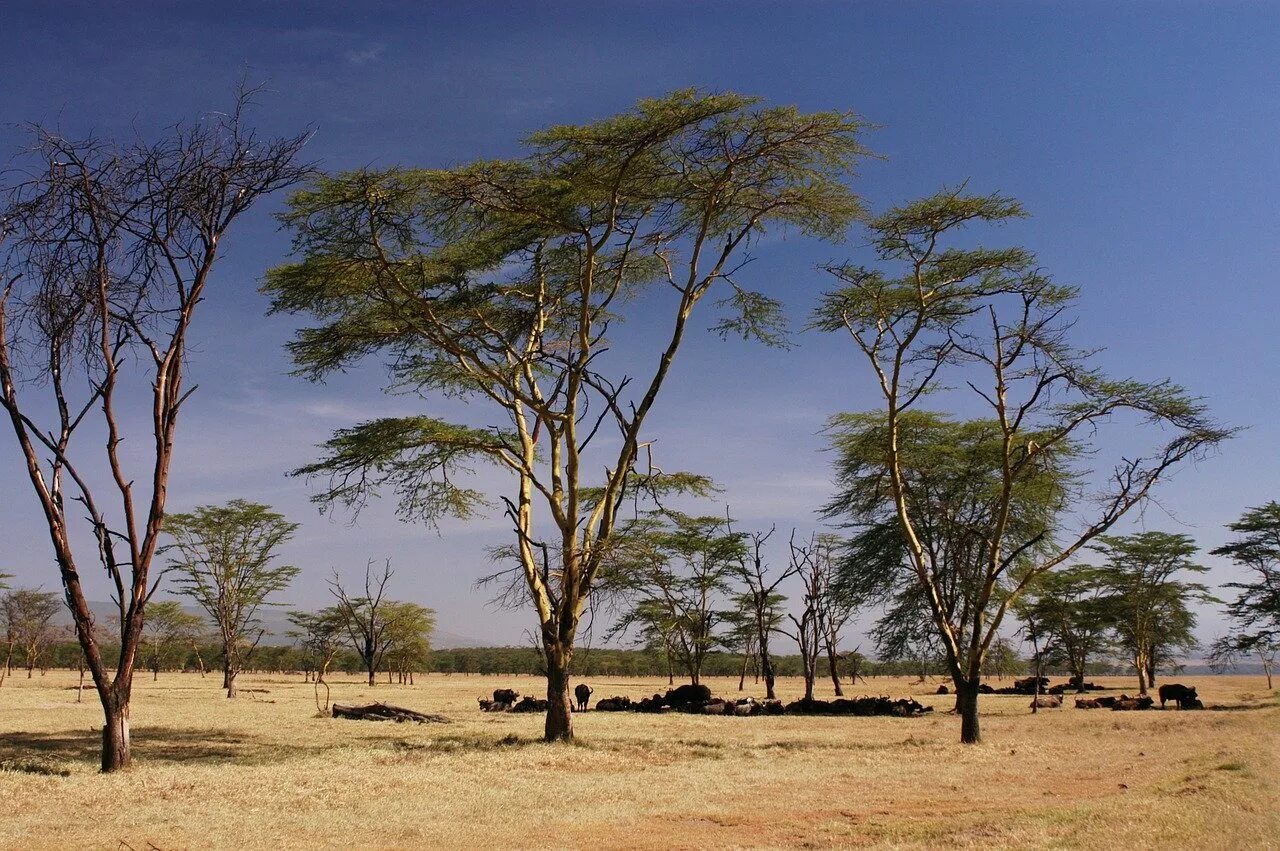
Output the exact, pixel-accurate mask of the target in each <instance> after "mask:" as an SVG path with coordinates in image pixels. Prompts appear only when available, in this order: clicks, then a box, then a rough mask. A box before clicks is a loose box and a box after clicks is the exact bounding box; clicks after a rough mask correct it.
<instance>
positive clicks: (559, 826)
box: [0, 672, 1280, 849]
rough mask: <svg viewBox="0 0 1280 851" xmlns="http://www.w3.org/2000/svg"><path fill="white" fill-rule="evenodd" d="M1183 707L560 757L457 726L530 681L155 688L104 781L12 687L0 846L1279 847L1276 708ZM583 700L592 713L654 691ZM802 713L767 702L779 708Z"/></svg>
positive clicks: (63, 731)
mask: <svg viewBox="0 0 1280 851" xmlns="http://www.w3.org/2000/svg"><path fill="white" fill-rule="evenodd" d="M1104 681H1105V680H1104ZM1180 681H1182V682H1186V683H1188V684H1195V685H1197V686H1199V688H1200V693H1201V696H1202V697H1203V698H1204V700H1205V703H1206V704H1208V705H1209V706H1210V707H1211V710H1216V711H1206V712H1186V713H1182V712H1177V711H1166V712H1159V711H1154V712H1137V713H1114V712H1108V711H1096V710H1095V711H1083V710H1076V709H1063V710H1057V711H1047V712H1043V713H1041V714H1040V715H1038V716H1035V717H1033V716H1031V715H1030V714H1029V710H1028V709H1027V699H1026V698H1024V697H1001V696H989V697H984V698H983V710H984V717H983V734H984V738H985V743H984V744H982V745H979V746H976V747H963V746H961V745H959V744H958V743H957V742H956V739H957V736H958V734H959V729H958V721H957V720H956V719H955V718H954V717H952V716H949V715H947V714H945V713H943V712H937V713H934V714H933V715H932V716H929V717H925V718H920V719H896V718H795V717H776V718H723V717H703V716H687V715H662V716H653V715H636V714H629V713H625V714H618V713H595V712H591V713H587V714H585V715H580V716H578V717H577V719H576V721H575V724H576V729H577V732H578V736H579V739H580V742H581V743H580V745H578V746H568V747H566V746H547V745H543V744H541V743H538V742H536V741H535V740H536V737H537V735H538V733H539V732H540V728H541V717H540V716H533V715H489V714H484V713H481V712H479V711H478V709H477V706H476V702H475V698H476V697H477V696H479V695H482V694H484V693H486V692H489V691H491V690H492V689H493V688H495V687H500V686H509V687H513V688H516V689H518V690H520V691H522V692H527V693H536V692H537V691H538V689H539V684H538V683H537V681H535V680H533V679H531V678H517V677H480V676H472V677H466V676H457V675H455V676H448V677H446V676H431V677H422V678H420V679H419V682H418V685H417V686H414V687H400V686H386V685H380V686H378V687H377V688H375V689H369V688H368V687H366V686H364V685H362V684H359V683H356V682H354V681H349V680H348V681H341V682H338V683H335V685H334V688H333V697H334V698H335V699H337V700H339V701H342V702H357V701H364V700H366V699H381V700H387V701H389V702H393V703H399V704H403V705H406V706H410V707H413V708H416V709H421V710H426V711H433V712H444V713H446V714H448V715H450V716H451V717H453V718H454V719H455V722H454V723H452V724H449V725H425V726H416V725H415V726H408V725H395V724H379V723H372V722H358V721H341V720H333V719H330V718H318V717H315V716H316V711H315V705H314V703H313V698H312V691H311V687H310V686H308V685H304V684H302V683H301V682H298V679H297V678H290V677H264V676H256V677H255V676H245V677H242V688H254V689H265V690H267V692H266V693H261V694H254V695H252V696H250V695H245V696H243V697H242V698H241V699H239V700H235V701H228V700H226V699H224V698H222V697H220V694H221V692H220V691H219V690H218V689H217V682H216V680H215V678H214V677H213V676H210V677H209V678H208V679H204V680H202V679H201V678H200V677H199V676H198V675H194V674H182V675H179V674H169V675H162V676H161V678H160V680H159V682H157V683H152V682H151V681H150V680H149V679H143V678H140V679H139V682H138V687H137V690H136V693H135V701H134V711H133V722H134V736H135V740H134V755H135V760H136V765H135V767H134V768H133V769H132V770H130V771H128V772H125V773H122V774H118V775H112V776H100V775H98V774H97V773H96V771H95V767H96V766H95V763H96V758H97V756H96V748H97V733H96V731H97V728H98V727H99V725H100V723H101V716H100V715H99V710H98V706H97V703H96V700H95V698H94V695H93V694H92V692H90V691H86V693H85V702H84V703H82V704H76V703H75V702H74V701H75V692H74V690H68V686H69V685H71V684H72V683H73V682H74V678H71V677H69V675H68V674H66V673H56V672H55V673H50V674H49V675H48V676H46V677H39V676H37V677H36V678H35V679H32V680H27V679H25V678H23V677H22V676H21V675H19V676H18V677H14V678H13V679H10V680H8V681H6V682H5V684H4V687H3V688H2V689H0V765H3V766H4V768H2V769H0V846H3V847H6V848H53V847H59V848H66V847H104V848H105V847H110V848H125V847H131V848H134V849H143V848H148V847H155V848H164V849H169V848H179V847H186V848H233V847H234V848H250V847H251V848H284V847H306V848H318V847H347V848H351V847H399V848H418V847H450V848H466V847H489V848H493V847H519V848H545V847H590V848H593V849H599V848H614V847H617V848H622V847H625V848H700V847H712V846H717V847H742V846H750V847H795V846H811V847H838V846H863V845H878V846H942V845H948V846H955V845H959V846H981V847H991V846H1013V847H1026V846H1033V845H1034V846H1046V845H1047V846H1051V847H1054V846H1056V847H1095V848H1096V847H1117V846H1128V847H1156V846H1177V847H1202V848H1244V847H1256V848H1263V847H1278V846H1280V817H1278V816H1277V813H1278V812H1280V792H1278V785H1280V784H1278V782H1277V781H1278V779H1280V765H1278V761H1280V747H1278V745H1280V704H1278V702H1277V699H1276V696H1275V694H1274V693H1268V692H1266V690H1265V683H1264V681H1263V680H1262V679H1261V678H1260V677H1183V678H1180ZM1109 682H1111V683H1113V684H1115V685H1117V686H1124V687H1130V688H1131V686H1132V684H1131V683H1130V682H1129V681H1127V680H1110V681H1109ZM591 684H592V685H593V686H594V687H595V690H596V694H595V697H596V698H600V697H604V696H607V695H612V694H628V695H631V696H633V697H639V696H642V695H644V694H646V693H652V692H653V691H655V690H658V689H660V688H665V683H663V682H661V681H657V680H648V681H646V680H620V681H604V680H594V681H592V683H591ZM710 685H711V686H712V688H713V690H714V691H716V692H717V693H723V694H731V693H736V682H732V683H731V682H729V681H717V682H712V683H711V684H710ZM935 686H936V684H929V685H916V684H912V683H910V682H909V681H907V680H893V681H890V680H885V679H880V680H874V681H872V683H871V684H870V685H869V686H868V687H867V688H866V691H868V692H872V693H886V694H892V695H894V696H899V695H902V694H913V695H915V696H916V697H917V698H918V699H920V700H922V702H929V703H932V704H933V705H935V706H937V707H939V709H942V710H945V709H946V708H948V699H947V698H943V697H934V696H933V695H932V694H931V692H932V691H933V689H934V687H935ZM797 687H798V684H797V683H794V682H786V683H784V685H783V691H784V696H792V697H794V696H798V695H797ZM757 693H758V692H757Z"/></svg>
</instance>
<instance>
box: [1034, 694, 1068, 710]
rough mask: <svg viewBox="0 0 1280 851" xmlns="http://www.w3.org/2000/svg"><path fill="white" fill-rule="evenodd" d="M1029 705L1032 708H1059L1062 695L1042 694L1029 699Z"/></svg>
mask: <svg viewBox="0 0 1280 851" xmlns="http://www.w3.org/2000/svg"><path fill="white" fill-rule="evenodd" d="M1031 706H1032V708H1034V709H1061V708H1062V696H1061V695H1057V694H1042V695H1040V696H1038V697H1034V698H1032V700H1031Z"/></svg>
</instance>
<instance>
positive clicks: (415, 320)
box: [266, 91, 865, 741]
mask: <svg viewBox="0 0 1280 851" xmlns="http://www.w3.org/2000/svg"><path fill="white" fill-rule="evenodd" d="M862 127H863V125H862V123H861V122H860V121H859V120H857V119H856V118H855V117H854V116H852V115H850V114H847V113H837V112H825V113H812V114H804V113H801V112H799V111H798V110H796V109H795V108H792V107H762V106H760V105H759V104H758V102H757V101H755V100H753V99H751V98H745V97H741V96H739V95H735V94H718V95H704V94H699V93H697V92H694V91H683V92H677V93H675V94H672V95H669V96H667V97H663V98H658V99H653V100H645V101H641V102H640V103H639V104H638V105H637V107H636V108H635V109H633V110H631V111H629V112H626V113H624V114H622V115H618V116H616V117H613V118H609V119H605V120H603V121H598V122H596V123H593V124H588V125H582V126H573V125H562V126H558V127H553V128H551V129H549V130H545V131H542V132H540V133H535V134H533V135H532V136H530V137H529V138H528V139H527V145H528V151H529V153H528V155H527V156H525V157H524V158H522V159H517V160H505V161H482V162H477V163H472V164H469V165H464V166H460V167H457V168H454V169H450V170H444V171H428V170H421V169H388V170H383V171H373V170H363V171H357V172H350V173H347V174H342V175H338V176H334V177H327V178H324V179H322V180H319V181H317V182H316V183H315V184H314V185H313V186H312V187H310V188H309V189H307V190H306V191H303V192H300V193H298V194H297V195H295V196H294V198H293V199H292V201H291V206H290V210H289V212H288V213H287V214H286V215H285V217H284V222H285V224H286V226H287V227H289V228H290V229H291V230H292V231H293V233H294V237H295V250H296V253H297V254H298V255H299V261H298V262H296V263H294V264H291V265H288V266H283V267H280V268H278V269H275V270H274V271H272V272H271V273H270V275H269V277H268V281H267V286H266V289H267V291H268V292H269V293H270V294H271V295H272V297H273V309H274V310H275V311H285V312H291V313H303V314H309V315H311V316H312V317H314V318H315V319H316V320H317V321H318V322H319V323H320V324H318V325H316V326H314V327H311V328H306V329H304V330H303V331H302V332H301V333H300V334H299V336H298V337H297V339H296V340H295V341H294V342H293V343H292V344H291V346H290V348H291V351H292V354H293V356H294V358H295V361H296V362H297V364H298V371H299V373H301V374H303V375H306V376H308V377H310V378H312V379H317V380H318V379H321V378H323V377H324V376H325V375H326V374H328V373H330V372H332V371H333V370H336V369H340V368H342V367H344V366H346V365H347V364H350V363H352V362H354V361H357V360H359V359H361V358H363V357H365V356H368V355H374V354H379V355H382V356H384V357H385V359H386V361H387V362H388V363H389V364H390V365H391V367H392V370H393V372H394V378H393V381H394V383H395V385H396V386H398V387H401V388H411V389H413V390H415V391H417V392H418V393H420V394H421V395H423V396H426V397H437V396H459V397H463V398H466V399H468V400H470V401H471V402H472V404H471V406H470V409H469V410H470V412H471V413H472V414H473V415H474V416H475V420H474V422H471V423H468V424H462V423H451V422H444V421H441V420H438V419H434V418H431V417H428V416H409V417H401V418H384V419H376V420H372V421H370V422H366V423H362V424H359V425H356V426H353V427H351V428H348V429H343V430H341V431H339V432H338V433H336V434H335V435H334V437H333V439H332V440H331V441H329V443H328V444H327V446H326V450H327V451H326V454H325V456H324V457H323V458H322V459H321V460H319V461H318V462H316V463H315V464H312V465H309V466H307V467H305V468H303V469H302V470H300V471H299V472H300V473H303V474H307V475H315V474H319V475H324V476H329V477H330V484H329V487H327V488H326V489H325V490H324V491H323V493H321V494H320V496H319V498H320V500H321V501H322V502H325V503H335V502H336V503H343V504H346V505H349V506H353V507H358V506H359V505H360V504H362V503H363V501H364V500H366V499H367V498H369V497H370V496H372V495H373V494H375V493H377V492H379V491H380V490H384V489H390V490H392V491H393V492H394V493H395V494H396V495H397V496H398V497H399V502H400V508H401V513H402V515H403V516H404V517H405V518H406V519H422V520H426V521H428V522H433V521H435V520H436V519H437V518H439V517H441V516H442V515H447V514H454V515H460V516H467V515H469V514H471V513H472V512H473V511H475V510H476V509H477V507H478V505H479V503H480V502H481V494H479V493H477V492H476V491H475V490H473V489H469V488H467V487H465V486H464V483H463V482H462V481H461V477H462V475H463V474H464V473H465V472H466V471H467V470H468V465H470V464H472V463H474V462H478V461H483V462H486V463H493V464H496V465H497V466H498V467H499V468H500V469H502V470H505V471H506V472H507V473H509V474H510V476H511V480H512V484H511V489H510V490H509V491H508V493H507V494H506V495H505V496H503V497H502V504H503V506H505V511H506V515H507V517H508V519H509V520H510V521H511V524H512V528H513V532H514V536H515V544H516V551H517V552H516V555H517V558H518V560H519V565H520V569H521V571H522V574H523V577H524V581H525V584H526V586H527V590H528V599H529V601H530V603H531V605H532V607H533V609H534V610H535V611H536V612H537V618H538V639H539V640H540V641H541V642H542V645H543V655H544V657H545V659H546V663H547V665H546V671H547V698H548V703H549V707H550V708H549V710H548V714H547V719H546V726H545V730H544V736H545V738H546V739H547V740H549V741H550V740H567V739H570V738H572V735H573V728H572V718H571V714H570V705H571V701H570V698H569V691H568V689H569V677H570V666H571V664H572V661H573V655H574V647H575V641H576V639H577V635H578V630H579V625H580V623H581V621H582V619H583V617H584V614H585V613H586V612H587V610H588V607H589V603H590V600H591V595H592V590H593V588H594V587H595V585H596V581H597V578H598V577H599V575H600V572H601V570H602V568H603V567H604V565H605V563H606V560H607V558H608V556H609V552H610V550H611V543H612V538H613V536H614V534H615V532H616V531H617V524H618V520H619V512H620V511H621V509H622V507H623V506H624V504H625V502H626V500H627V498H628V496H629V492H631V491H635V490H636V489H641V488H643V487H645V486H646V484H647V483H646V482H645V481H641V479H643V478H644V476H643V475H641V474H638V473H637V471H636V461H637V456H638V453H639V451H640V449H641V446H642V444H643V442H644V440H645V433H644V428H645V423H646V421H647V420H648V418H649V415H650V412H651V411H652V409H653V407H654V405H655V404H656V402H657V399H658V397H659V396H660V395H661V393H662V389H663V387H664V385H665V383H666V381H667V377H668V375H669V374H670V370H671V367H672V364H673V363H674V360H675V358H676V356H677V354H678V352H679V350H680V348H681V346H682V344H683V342H684V340H685V338H686V337H687V336H688V334H689V333H690V332H691V323H692V322H693V321H694V313H695V310H696V309H697V308H698V306H699V305H700V304H701V303H703V302H704V301H708V300H712V299H714V296H711V294H712V293H713V291H714V292H719V293H721V294H722V297H721V298H720V299H719V301H718V302H717V304H718V306H719V307H720V308H721V309H722V315H721V318H720V319H719V320H718V321H717V322H716V323H715V328H716V330H718V331H719V332H720V333H721V334H722V335H730V334H737V335H741V336H743V337H748V338H757V339H760V340H763V341H765V342H767V343H774V344H780V343H782V342H783V340H784V331H783V329H782V327H781V322H782V319H783V313H782V310H781V307H780V305H779V303H778V302H777V301H775V300H774V299H772V298H770V297H769V296H766V295H764V294H762V293H759V292H752V291H750V290H748V289H747V288H746V287H744V286H743V284H742V282H741V278H742V270H743V268H744V264H745V262H746V259H747V258H746V257H745V252H746V251H747V249H748V248H749V247H750V245H751V242H752V240H753V239H754V238H756V237H757V236H758V235H759V234H761V233H762V232H763V230H764V229H765V228H767V227H779V228H790V229H792V230H794V231H797V232H799V233H801V234H806V235H812V236H818V237H828V236H832V235H835V234H838V233H841V232H842V231H843V230H844V228H845V227H847V225H848V224H849V223H850V221H851V220H852V219H853V218H854V217H855V216H856V215H857V214H858V213H859V211H860V206H859V203H858V200H857V198H856V197H855V196H854V195H853V193H852V192H850V190H849V189H848V187H847V186H846V185H845V183H844V181H845V180H846V179H847V177H848V176H849V175H850V173H851V171H852V168H853V166H854V164H855V162H856V161H857V160H859V159H860V158H861V157H862V156H864V154H865V151H864V150H863V148H862V147H861V145H860V144H859V142H858V136H859V134H860V133H861V131H862ZM663 293H665V294H666V296H667V299H666V301H665V302H664V301H663V300H662V295H663ZM642 294H643V295H644V296H645V299H644V304H645V308H644V309H645V310H646V311H647V312H648V316H649V319H650V320H651V321H653V322H656V321H658V320H656V319H654V316H657V315H660V314H653V313H652V310H654V309H657V310H660V311H662V312H665V315H666V319H665V327H664V326H662V325H653V324H650V325H649V328H650V331H649V332H647V334H646V338H647V339H649V340H653V341H654V342H653V343H652V347H653V348H652V350H651V351H652V354H653V358H652V360H651V359H650V358H648V357H645V358H635V357H631V358H628V359H627V360H626V361H621V360H619V359H618V358H617V357H616V356H611V354H610V352H609V349H610V346H611V335H612V333H613V332H614V331H615V330H616V328H617V327H618V326H619V324H620V322H619V320H620V319H622V318H624V317H625V315H626V313H627V311H628V310H629V309H634V305H636V304H638V303H639V297H640V296H641V295H642ZM709 296H711V298H708V297H709ZM655 299H656V300H655ZM655 329H657V330H655ZM642 363H645V364H649V363H651V364H652V366H651V367H648V366H647V367H646V370H647V371H645V372H642V373H636V372H633V371H630V370H631V369H633V368H634V367H635V365H636V364H642ZM535 502H536V503H538V504H539V505H540V507H539V508H537V509H535ZM553 556H554V558H555V560H556V563H555V564H554V565H553V564H551V558H552V557H553Z"/></svg>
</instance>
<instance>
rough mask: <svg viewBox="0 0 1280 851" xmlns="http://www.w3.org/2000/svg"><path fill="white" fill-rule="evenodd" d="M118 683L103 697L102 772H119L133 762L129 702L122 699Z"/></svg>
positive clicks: (126, 699)
mask: <svg viewBox="0 0 1280 851" xmlns="http://www.w3.org/2000/svg"><path fill="white" fill-rule="evenodd" d="M120 686H121V684H120V683H117V684H116V685H115V686H113V687H112V689H111V691H110V692H109V693H108V694H107V695H103V696H102V712H103V720H104V723H103V725H102V770H103V772H104V773H105V772H108V771H119V770H121V769H123V768H128V767H129V765H130V764H131V763H132V762H133V750H132V743H131V742H130V738H129V700H128V698H127V697H126V698H124V699H121V698H120V696H119V694H118V691H119V689H120ZM126 693H127V691H126Z"/></svg>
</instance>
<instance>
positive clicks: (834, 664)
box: [827, 644, 844, 697]
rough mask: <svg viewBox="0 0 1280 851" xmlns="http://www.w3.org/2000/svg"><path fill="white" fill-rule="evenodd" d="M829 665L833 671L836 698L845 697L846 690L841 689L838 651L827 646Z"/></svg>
mask: <svg viewBox="0 0 1280 851" xmlns="http://www.w3.org/2000/svg"><path fill="white" fill-rule="evenodd" d="M827 665H828V667H830V669H831V682H832V684H834V685H835V687H836V697H844V689H843V688H841V687H840V666H839V663H838V660H837V658H836V649H835V647H833V646H831V645H830V644H828V645H827Z"/></svg>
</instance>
